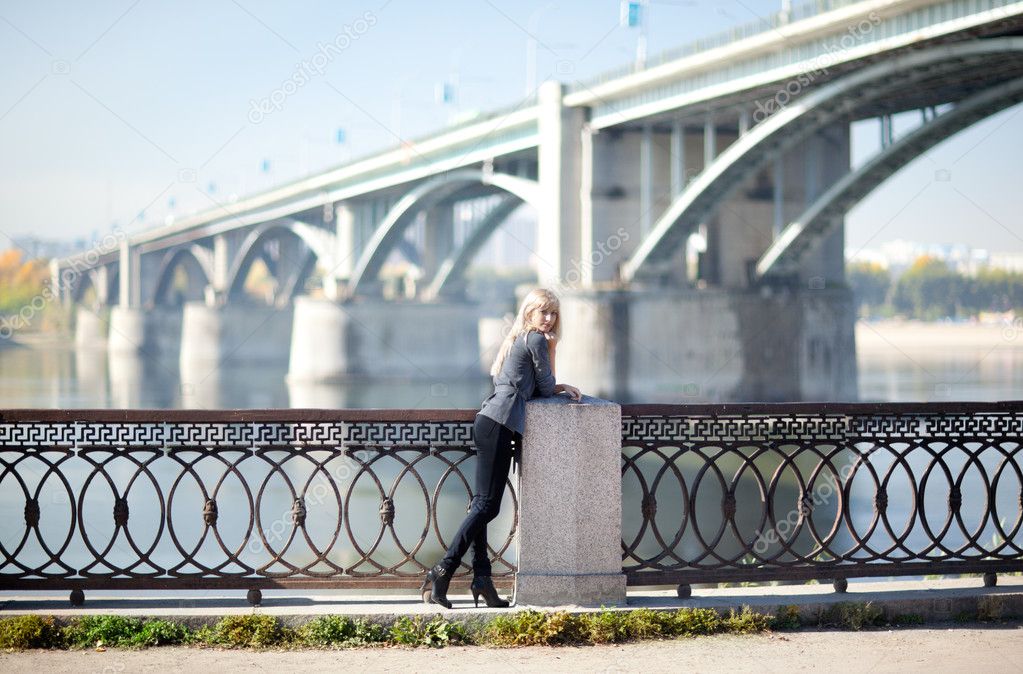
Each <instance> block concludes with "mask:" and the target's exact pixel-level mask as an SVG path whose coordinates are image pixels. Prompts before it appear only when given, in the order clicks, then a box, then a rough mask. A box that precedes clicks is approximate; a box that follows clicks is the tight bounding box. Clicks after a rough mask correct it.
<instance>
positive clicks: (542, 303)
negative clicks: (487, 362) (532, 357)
mask: <svg viewBox="0 0 1023 674" xmlns="http://www.w3.org/2000/svg"><path fill="white" fill-rule="evenodd" d="M560 307H561V302H560V301H558V296H557V295H555V294H554V293H553V292H551V291H550V290H548V289H547V288H534V289H533V290H530V291H529V293H528V294H527V295H526V296H525V297H524V298H522V305H521V306H520V307H519V314H518V316H516V317H515V322H514V323H512V326H511V330H509V331H508V334H507V335H505V338H504V341H503V342H502V343H501V348H500V349H498V351H497V358H495V359H494V364H493V365H491V366H490V376H491V377H496V376H497V374H498V373H499V372H500V371H501V366H502V365H504V359H505V358H506V357H507V356H508V352H509V351H511V348H512V344H514V343H515V340H516V339H517V338H518V336H519V335H522V334H525V333H527V332H529V331H530V330H539V327H538V325H537V324H535V323H533V322H532V321H533V319H534V316H535V313H534V312H536V311H537V310H539V311H540V312H541V313H543V312H544V311H547V310H551V309H553V310H554V311H557V312H558V315H557V318H556V319H555V320H554V327H553V328H552V329H551V330H550V332H552V333H553V334H554V336H555V337H557V338H558V339H561V309H560Z"/></svg>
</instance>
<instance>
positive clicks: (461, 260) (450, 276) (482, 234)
mask: <svg viewBox="0 0 1023 674" xmlns="http://www.w3.org/2000/svg"><path fill="white" fill-rule="evenodd" d="M523 203H524V202H523V201H522V199H520V198H519V197H518V196H516V195H514V194H506V195H504V196H502V197H501V200H500V201H498V202H497V204H496V205H494V207H493V208H491V209H490V210H489V211H488V212H487V214H486V215H485V216H483V218H482V219H481V220H480V222H479V223H478V224H477V225H476V227H475V228H474V229H473V230H472V232H471V233H470V234H469V236H468V238H466V240H465V242H464V243H463V244H462V246H461V247H460V248H458V249H457V250H455V251H453V252H452V253H451V255H449V256H448V257H447V258H445V259H444V261H443V262H441V264H440V267H439V268H438V269H437V273H436V274H435V275H434V277H433V279H431V280H430V285H429V286H428V287H427V288H426V290H425V292H424V293H423V295H424V296H423V299H425V300H434V299H437V298H439V297H443V296H444V295H447V294H450V293H451V291H452V289H453V288H455V287H456V286H457V285H458V283H459V281H460V280H461V279H462V277H463V276H464V275H465V272H466V270H467V269H468V268H469V264H470V263H471V262H472V259H473V258H474V257H476V254H477V253H479V252H480V249H481V248H483V245H484V244H485V243H486V242H487V241H488V240H489V239H490V237H491V235H492V234H493V233H494V232H495V231H497V228H498V227H500V226H501V225H502V224H503V223H504V221H505V220H507V219H508V216H509V215H511V214H512V213H513V212H515V211H516V210H517V209H518V207H519V206H521V205H522V204H523Z"/></svg>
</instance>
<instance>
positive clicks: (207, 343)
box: [180, 302, 292, 373]
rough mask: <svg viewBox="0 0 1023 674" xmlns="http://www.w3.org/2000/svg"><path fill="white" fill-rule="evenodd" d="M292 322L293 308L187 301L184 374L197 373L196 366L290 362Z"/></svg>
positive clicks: (182, 339)
mask: <svg viewBox="0 0 1023 674" xmlns="http://www.w3.org/2000/svg"><path fill="white" fill-rule="evenodd" d="M291 320H292V310H291V309H290V308H275V307H268V306H253V305H251V304H244V303H239V304H229V305H226V306H222V307H210V306H207V305H206V303H205V302H187V303H186V304H185V307H184V314H183V317H182V325H181V356H180V365H181V371H182V372H183V373H184V372H186V371H190V372H191V371H194V369H195V368H194V366H195V365H196V364H199V365H202V364H211V365H219V364H231V365H236V364H247V363H261V364H283V363H286V362H287V360H288V348H289V345H290V339H291Z"/></svg>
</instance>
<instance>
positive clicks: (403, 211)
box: [348, 169, 540, 295]
mask: <svg viewBox="0 0 1023 674" xmlns="http://www.w3.org/2000/svg"><path fill="white" fill-rule="evenodd" d="M471 184H482V185H487V186H493V187H496V188H498V189H500V190H503V191H505V192H507V193H509V194H510V195H513V196H514V197H515V198H516V200H518V201H519V202H526V203H529V204H532V205H533V206H538V205H539V203H540V186H539V184H538V183H537V182H536V181H535V180H530V179H528V178H520V177H518V176H513V175H508V174H505V173H493V172H489V171H481V170H473V169H460V170H457V171H450V172H448V173H445V174H443V175H440V176H437V177H436V178H432V179H430V180H425V181H423V182H421V183H419V184H418V185H416V186H415V187H414V188H412V190H410V191H409V192H408V193H407V194H406V195H405V196H403V197H402V198H401V199H399V200H398V202H397V203H396V204H395V205H394V206H393V207H392V208H391V210H390V211H388V213H387V215H386V216H385V217H384V219H383V222H381V223H380V225H379V226H378V227H377V228H376V230H375V231H374V232H373V236H372V237H371V238H370V240H369V241H368V242H367V244H366V248H365V249H364V251H363V253H362V255H361V256H360V257H359V260H358V262H356V264H355V269H354V270H353V271H352V276H351V279H350V280H349V283H348V294H349V295H355V294H357V293H359V292H360V291H364V290H365V289H366V287H367V286H368V285H369V283H370V282H371V281H372V279H375V278H376V277H377V275H378V274H379V273H380V269H381V268H382V267H383V264H384V261H385V260H386V259H387V256H388V255H389V254H390V253H391V251H392V250H393V249H394V247H395V246H397V245H398V244H399V242H400V240H401V238H402V236H403V235H404V233H405V230H406V229H407V228H408V226H409V225H410V224H411V223H412V221H413V220H414V218H415V216H416V214H417V213H418V212H419V211H420V210H422V209H423V208H426V207H428V206H432V205H433V204H435V203H437V202H439V201H442V200H443V199H445V198H447V197H450V196H451V195H453V194H454V193H455V192H457V191H458V190H459V189H461V188H463V187H465V186H466V185H471ZM497 224H500V222H498V223H497ZM494 226H495V227H496V225H494ZM485 240H486V239H484V241H485ZM442 268H443V267H442ZM449 276H450V274H449Z"/></svg>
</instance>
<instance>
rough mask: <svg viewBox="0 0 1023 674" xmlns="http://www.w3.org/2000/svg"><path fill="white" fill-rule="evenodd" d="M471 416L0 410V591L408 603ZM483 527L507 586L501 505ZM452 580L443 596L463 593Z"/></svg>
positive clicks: (460, 488)
mask: <svg viewBox="0 0 1023 674" xmlns="http://www.w3.org/2000/svg"><path fill="white" fill-rule="evenodd" d="M473 418H474V411H473V410H440V411H430V410H414V411H413V410H340V411H337V412H329V413H327V412H324V411H319V410H265V411H257V410H251V411H189V410H184V411H150V410H144V411H142V410H140V411H114V410H106V411H103V410H92V411H75V410H66V411H62V410H15V411H0V513H2V517H3V518H4V522H3V525H2V526H0V589H2V590H12V589H22V590H52V589H71V590H72V602H74V603H80V602H81V600H82V599H83V591H85V590H92V589H107V590H119V589H140V590H141V589H209V588H224V589H230V588H235V589H248V590H249V592H250V594H249V598H250V601H253V602H254V603H258V601H259V599H260V595H261V593H260V590H262V589H268V588H308V589H312V588H351V589H357V588H409V589H412V588H416V587H418V586H419V583H420V582H421V579H422V575H423V574H424V573H425V571H426V570H427V569H428V568H429V567H430V566H432V565H433V564H435V563H436V562H437V560H438V559H439V558H440V557H441V556H442V552H443V550H444V548H445V547H446V545H447V543H448V542H449V541H447V540H445V538H444V534H443V533H442V532H447V534H448V536H450V533H451V532H450V528H441V527H439V526H438V522H441V523H446V522H457V521H459V520H460V519H461V517H463V516H464V514H465V512H466V508H467V506H468V503H469V499H470V496H471V486H472V481H473V466H474V464H475V460H476V459H475V450H474V446H473V444H472V421H473ZM508 488H509V490H510V495H509V497H510V498H508V501H509V502H511V505H512V506H513V507H507V508H504V512H503V513H502V519H499V520H497V521H496V522H495V523H494V524H495V525H497V526H496V527H494V526H492V528H491V540H490V545H491V548H492V555H493V556H494V557H495V558H496V561H495V563H494V576H495V580H496V581H497V582H498V584H499V585H504V586H507V585H509V584H510V580H511V575H512V573H513V572H514V570H515V567H514V565H513V556H512V555H511V554H510V552H511V545H512V540H513V536H514V530H515V526H516V511H517V509H516V508H515V507H514V505H515V502H516V494H515V490H514V488H513V487H512V486H511V485H510V484H509V487H508ZM466 573H468V567H467V566H465V567H463V569H462V570H461V572H460V576H459V577H458V578H457V579H456V581H455V583H454V584H455V585H456V586H458V585H463V584H465V582H466V580H465V579H464V578H462V576H464V575H465V574H466Z"/></svg>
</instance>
